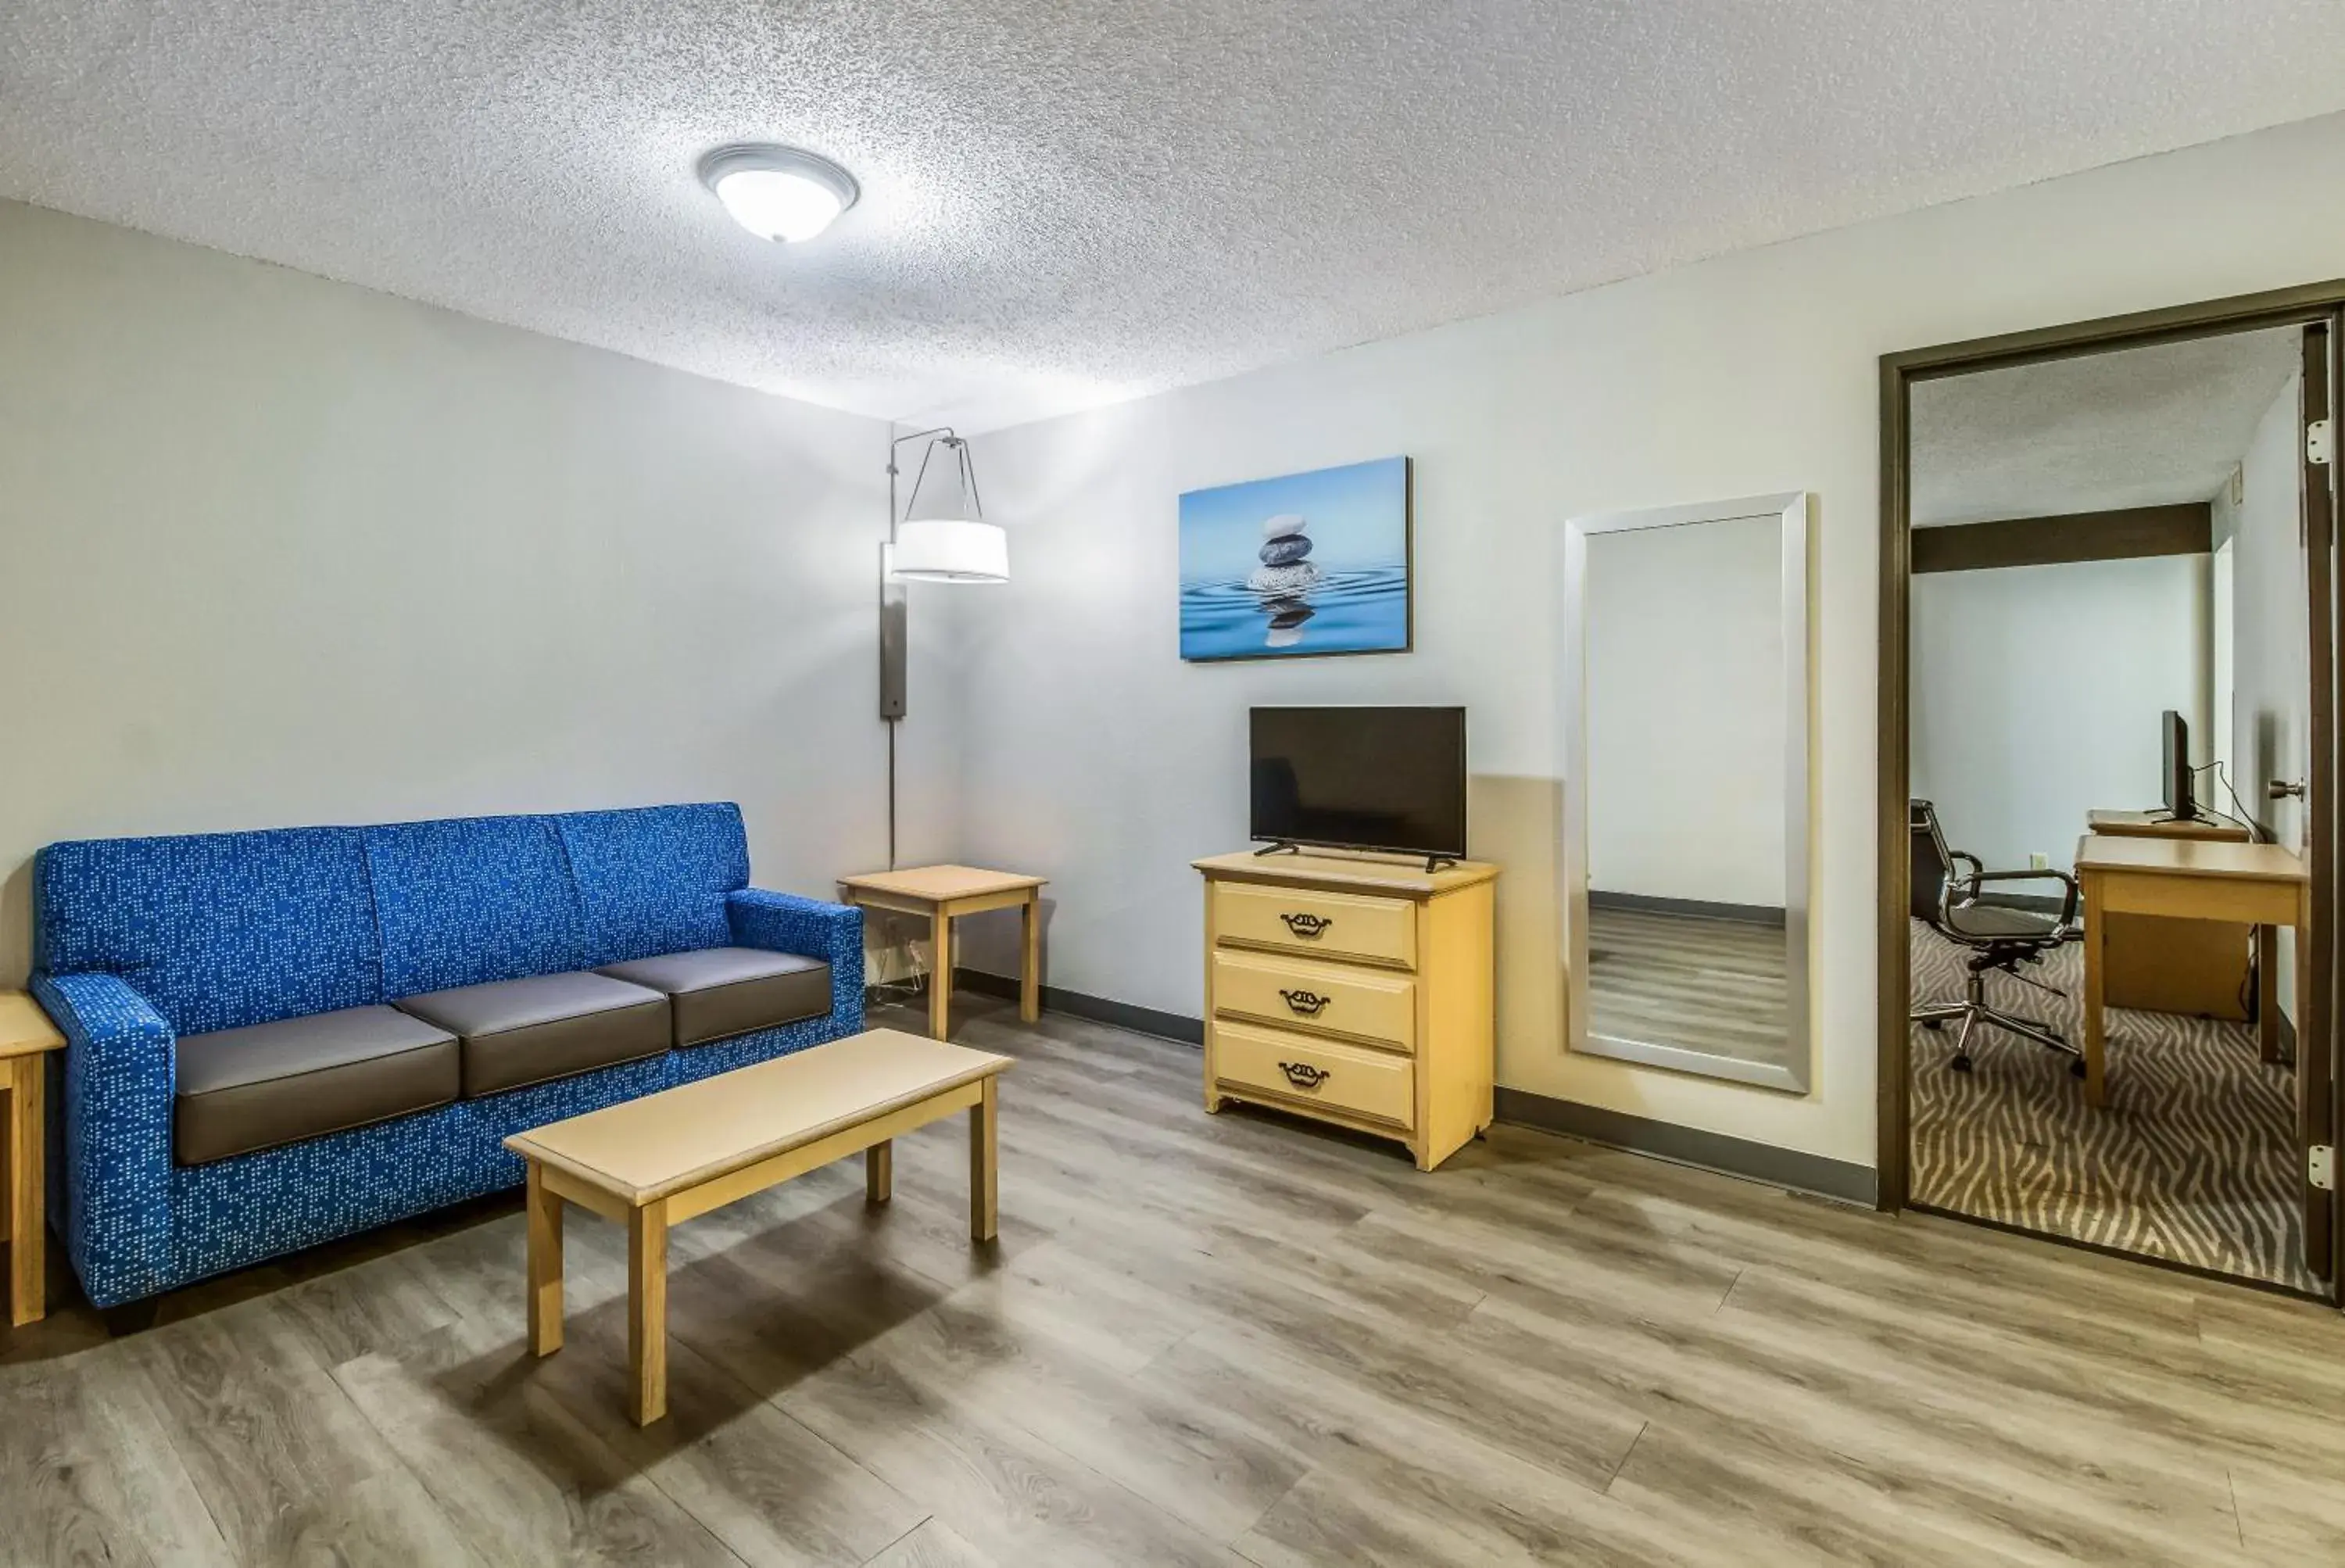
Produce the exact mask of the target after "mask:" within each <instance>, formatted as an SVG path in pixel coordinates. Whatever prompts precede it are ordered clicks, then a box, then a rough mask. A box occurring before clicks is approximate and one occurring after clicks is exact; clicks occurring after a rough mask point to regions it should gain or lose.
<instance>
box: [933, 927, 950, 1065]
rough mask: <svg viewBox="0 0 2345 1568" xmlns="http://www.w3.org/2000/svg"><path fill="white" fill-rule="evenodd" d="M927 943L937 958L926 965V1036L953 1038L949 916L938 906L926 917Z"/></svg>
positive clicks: (943, 1038)
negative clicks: (927, 994)
mask: <svg viewBox="0 0 2345 1568" xmlns="http://www.w3.org/2000/svg"><path fill="white" fill-rule="evenodd" d="M929 943H930V945H931V946H932V947H933V948H934V949H935V952H936V956H935V957H934V958H932V959H931V960H930V961H929V1034H930V1035H931V1036H933V1037H934V1038H936V1039H939V1040H949V1039H951V1038H952V1021H951V1017H950V1010H951V1007H952V916H950V915H949V914H947V913H946V912H945V906H944V905H942V904H939V905H938V906H937V907H936V912H935V913H933V914H931V915H930V916H929Z"/></svg>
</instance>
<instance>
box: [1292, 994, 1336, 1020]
mask: <svg viewBox="0 0 2345 1568" xmlns="http://www.w3.org/2000/svg"><path fill="white" fill-rule="evenodd" d="M1279 995H1281V996H1283V997H1284V998H1286V1005H1287V1007H1288V1008H1289V1009H1290V1010H1291V1011H1293V1012H1294V1013H1296V1014H1298V1015H1299V1016H1301V1017H1304V1018H1316V1017H1318V1016H1319V1014H1321V1013H1324V1012H1325V1011H1326V1010H1327V1003H1331V1002H1333V1001H1335V998H1334V997H1332V996H1322V995H1320V994H1319V993H1317V992H1315V991H1288V990H1285V989H1284V988H1281V989H1280V991H1279Z"/></svg>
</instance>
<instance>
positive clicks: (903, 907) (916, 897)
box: [838, 866, 1050, 1040]
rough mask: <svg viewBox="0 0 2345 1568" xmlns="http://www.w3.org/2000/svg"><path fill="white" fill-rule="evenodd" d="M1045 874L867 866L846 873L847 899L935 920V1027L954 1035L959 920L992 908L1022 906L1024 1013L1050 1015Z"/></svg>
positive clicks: (843, 889)
mask: <svg viewBox="0 0 2345 1568" xmlns="http://www.w3.org/2000/svg"><path fill="white" fill-rule="evenodd" d="M1049 885H1050V881H1049V879H1048V878H1045V877H1028V876H1020V874H1019V873H1018V872H1016V871H985V870H983V869H981V868H980V867H977V866H914V867H912V868H910V869H909V870H907V871H867V872H865V873H864V874H863V875H861V876H857V877H841V878H839V879H838V896H839V901H841V902H842V903H850V904H859V905H867V906H868V907H870V908H872V909H881V910H893V911H896V912H897V913H898V914H910V915H919V916H920V917H921V918H922V919H924V920H926V921H928V922H929V937H930V942H929V945H930V946H931V947H933V948H934V949H935V952H936V956H935V957H934V958H933V959H932V960H930V962H929V1033H931V1034H933V1035H935V1036H936V1037H937V1038H938V1039H939V1040H942V1039H944V1038H946V1037H947V1036H948V1035H949V1034H950V1033H952V1025H951V1019H950V1016H949V1010H950V1006H951V1002H952V976H953V962H952V922H953V921H954V920H955V919H956V918H958V917H959V916H961V915H969V914H982V913H983V912H984V911H987V910H1004V909H1016V910H1017V911H1019V918H1020V925H1019V940H1018V1016H1019V1017H1020V1018H1022V1019H1024V1020H1025V1021H1026V1022H1027V1023H1033V1022H1034V1020H1036V1019H1037V1018H1040V1017H1041V1015H1042V920H1041V914H1042V903H1041V899H1042V890H1043V889H1044V888H1045V887H1048V886H1049Z"/></svg>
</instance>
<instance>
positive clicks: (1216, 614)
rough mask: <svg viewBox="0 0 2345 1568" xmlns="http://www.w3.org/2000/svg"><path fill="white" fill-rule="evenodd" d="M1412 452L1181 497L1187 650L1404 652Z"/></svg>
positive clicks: (1260, 654) (1196, 654) (1225, 653)
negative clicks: (1409, 481) (1409, 458)
mask: <svg viewBox="0 0 2345 1568" xmlns="http://www.w3.org/2000/svg"><path fill="white" fill-rule="evenodd" d="M1408 480H1409V474H1408V459H1407V458H1406V457H1386V458H1379V459H1377V460H1376V461H1375V462H1373V463H1346V464H1345V465H1344V466H1343V467H1341V468H1320V469H1314V470H1313V471H1312V472H1310V473H1290V474H1286V475H1284V477H1282V478H1278V479H1255V480H1250V481H1248V482H1247V483H1245V484H1223V485H1218V486H1216V487H1215V488H1213V489H1211V490H1192V491H1190V492H1189V493H1188V494H1184V495H1183V496H1182V497H1181V657H1183V658H1184V659H1228V658H1294V657H1308V656H1310V655H1314V654H1350V653H1406V652H1407V651H1408V646H1409V579H1408V566H1409V561H1408V529H1409V516H1408V500H1409V484H1408Z"/></svg>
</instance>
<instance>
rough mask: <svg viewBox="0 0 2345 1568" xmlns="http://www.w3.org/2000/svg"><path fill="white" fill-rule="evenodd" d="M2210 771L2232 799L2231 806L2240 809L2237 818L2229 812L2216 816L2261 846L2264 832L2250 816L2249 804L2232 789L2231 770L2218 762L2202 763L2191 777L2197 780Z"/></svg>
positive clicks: (2250, 841)
mask: <svg viewBox="0 0 2345 1568" xmlns="http://www.w3.org/2000/svg"><path fill="white" fill-rule="evenodd" d="M2209 771H2211V772H2212V773H2213V774H2214V775H2215V781H2216V782H2217V783H2218V784H2220V785H2222V787H2223V793H2224V794H2226V795H2228V796H2229V797H2230V798H2231V804H2232V805H2234V806H2237V807H2238V809H2239V815H2238V816H2236V817H2234V816H2232V815H2231V814H2230V813H2229V812H2228V811H2223V810H2217V811H2216V812H2215V815H2216V816H2218V817H2220V818H2222V819H2223V820H2225V821H2226V822H2228V823H2230V824H2231V826H2233V827H2234V828H2238V829H2242V830H2245V831H2246V833H2247V835H2248V841H2249V843H2251V844H2259V843H2261V842H2263V833H2262V830H2260V829H2259V828H2258V827H2257V826H2256V824H2255V819H2254V818H2252V817H2250V816H2249V815H2248V805H2247V802H2246V801H2244V800H2242V799H2239V792H2238V790H2237V789H2233V788H2232V787H2231V770H2230V769H2228V768H2226V767H2224V766H2223V764H2222V763H2221V762H2220V761H2219V760H2218V761H2214V762H2208V763H2202V764H2200V765H2199V766H2198V767H2197V768H2193V769H2191V770H2190V774H2191V777H2192V778H2194V779H2195V778H2197V777H2198V775H2199V774H2201V773H2206V772H2209Z"/></svg>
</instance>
